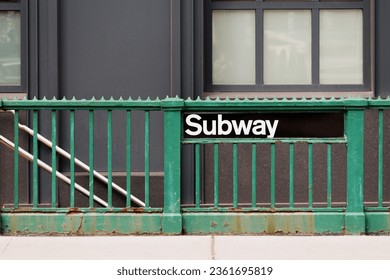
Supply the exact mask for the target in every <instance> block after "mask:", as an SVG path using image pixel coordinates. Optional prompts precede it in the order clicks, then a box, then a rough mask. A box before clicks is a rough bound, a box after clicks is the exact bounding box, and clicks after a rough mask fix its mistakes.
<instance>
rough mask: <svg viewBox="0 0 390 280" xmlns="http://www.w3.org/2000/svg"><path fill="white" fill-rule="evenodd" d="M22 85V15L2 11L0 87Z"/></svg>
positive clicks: (0, 14) (0, 26)
mask: <svg viewBox="0 0 390 280" xmlns="http://www.w3.org/2000/svg"><path fill="white" fill-rule="evenodd" d="M18 85H20V14H19V12H14V11H12V12H8V11H0V86H18Z"/></svg>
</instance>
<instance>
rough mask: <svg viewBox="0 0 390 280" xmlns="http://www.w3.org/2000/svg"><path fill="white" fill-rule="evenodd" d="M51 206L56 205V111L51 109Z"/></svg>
mask: <svg viewBox="0 0 390 280" xmlns="http://www.w3.org/2000/svg"><path fill="white" fill-rule="evenodd" d="M51 142H52V146H51V168H52V173H51V206H52V207H53V208H55V207H57V176H56V172H57V151H56V147H57V111H56V110H52V111H51Z"/></svg>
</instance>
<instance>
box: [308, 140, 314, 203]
mask: <svg viewBox="0 0 390 280" xmlns="http://www.w3.org/2000/svg"><path fill="white" fill-rule="evenodd" d="M307 148H308V152H307V156H308V159H307V163H308V167H307V169H308V172H307V176H308V188H309V190H308V201H309V208H313V144H311V143H309V144H308V146H307Z"/></svg>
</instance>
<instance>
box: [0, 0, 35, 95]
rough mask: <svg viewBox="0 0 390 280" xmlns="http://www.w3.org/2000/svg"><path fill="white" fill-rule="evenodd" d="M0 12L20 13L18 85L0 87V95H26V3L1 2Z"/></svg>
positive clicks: (25, 0) (25, 1) (21, 1)
mask: <svg viewBox="0 0 390 280" xmlns="http://www.w3.org/2000/svg"><path fill="white" fill-rule="evenodd" d="M0 11H2V12H3V11H5V12H6V11H19V13H20V85H15V86H13V85H0V95H4V94H6V93H9V94H10V95H11V96H12V94H13V93H26V92H27V80H28V78H27V72H28V71H27V69H28V63H27V61H28V48H27V44H28V38H27V37H28V36H27V34H28V26H27V24H28V18H27V11H28V1H27V0H20V1H19V2H1V1H0Z"/></svg>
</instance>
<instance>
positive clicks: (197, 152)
mask: <svg viewBox="0 0 390 280" xmlns="http://www.w3.org/2000/svg"><path fill="white" fill-rule="evenodd" d="M200 164H201V163H200V144H195V205H196V207H200V176H201V175H200Z"/></svg>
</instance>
